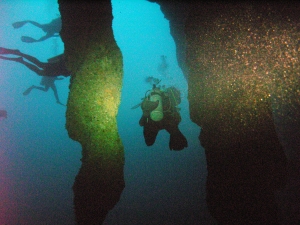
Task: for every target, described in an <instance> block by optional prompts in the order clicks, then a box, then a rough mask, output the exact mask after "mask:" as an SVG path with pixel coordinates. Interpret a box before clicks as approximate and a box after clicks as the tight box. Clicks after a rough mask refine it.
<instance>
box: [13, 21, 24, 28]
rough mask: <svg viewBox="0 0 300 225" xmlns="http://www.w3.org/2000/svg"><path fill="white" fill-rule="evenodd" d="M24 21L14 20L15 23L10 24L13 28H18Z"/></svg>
mask: <svg viewBox="0 0 300 225" xmlns="http://www.w3.org/2000/svg"><path fill="white" fill-rule="evenodd" d="M26 23H27V21H20V22H15V23H13V24H12V26H13V27H14V28H20V27H23V26H24V25H25V24H26Z"/></svg>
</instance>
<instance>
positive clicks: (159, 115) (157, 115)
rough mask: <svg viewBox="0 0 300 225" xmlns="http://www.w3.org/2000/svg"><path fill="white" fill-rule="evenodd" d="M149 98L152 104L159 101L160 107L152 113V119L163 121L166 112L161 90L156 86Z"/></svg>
mask: <svg viewBox="0 0 300 225" xmlns="http://www.w3.org/2000/svg"><path fill="white" fill-rule="evenodd" d="M149 97H150V101H151V102H156V101H158V106H157V107H156V108H155V109H154V110H152V111H151V112H150V118H151V119H152V120H153V121H160V120H162V119H163V117H164V112H163V105H162V97H161V91H160V89H159V88H157V87H156V86H154V87H153V89H152V91H151V93H150V96H149Z"/></svg>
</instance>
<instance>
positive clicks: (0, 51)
mask: <svg viewBox="0 0 300 225" xmlns="http://www.w3.org/2000/svg"><path fill="white" fill-rule="evenodd" d="M17 53H20V51H19V50H17V49H15V50H14V49H8V48H2V47H0V54H3V55H5V54H17Z"/></svg>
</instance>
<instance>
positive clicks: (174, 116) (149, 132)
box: [139, 91, 188, 150]
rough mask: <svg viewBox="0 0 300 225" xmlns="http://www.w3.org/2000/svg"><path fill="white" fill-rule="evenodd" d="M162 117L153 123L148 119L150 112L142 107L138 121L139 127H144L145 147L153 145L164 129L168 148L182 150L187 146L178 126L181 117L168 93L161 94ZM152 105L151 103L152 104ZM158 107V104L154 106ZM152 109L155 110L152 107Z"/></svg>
mask: <svg viewBox="0 0 300 225" xmlns="http://www.w3.org/2000/svg"><path fill="white" fill-rule="evenodd" d="M161 97H162V104H163V111H164V116H163V119H162V120H160V121H154V120H152V119H151V118H150V111H147V109H145V107H143V103H144V102H145V101H147V99H145V100H144V102H143V103H142V109H143V115H142V117H141V119H140V121H139V124H140V126H143V127H144V131H143V133H144V138H145V142H146V145H147V146H151V145H153V144H154V142H155V139H156V136H157V134H158V132H159V131H160V130H162V129H165V130H166V131H167V132H168V133H169V134H170V141H169V148H170V150H182V149H184V148H185V147H187V146H188V143H187V140H186V138H185V136H184V135H183V134H182V133H181V131H180V130H179V128H178V125H179V123H180V121H181V116H180V114H179V112H178V109H177V108H176V104H174V100H173V99H172V97H171V94H170V92H168V91H167V92H161ZM152 103H153V102H152ZM157 105H158V102H157V104H156V106H157ZM154 108H156V107H155V106H154Z"/></svg>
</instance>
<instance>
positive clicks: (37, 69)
mask: <svg viewBox="0 0 300 225" xmlns="http://www.w3.org/2000/svg"><path fill="white" fill-rule="evenodd" d="M0 59H5V60H9V61H14V62H18V63H21V64H23V65H24V66H26V67H27V68H28V69H30V70H32V71H33V72H35V73H36V74H38V75H40V76H44V71H43V70H41V69H40V68H38V67H37V66H35V65H33V64H31V63H28V62H26V61H24V60H23V58H22V57H18V58H9V57H4V56H0Z"/></svg>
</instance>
